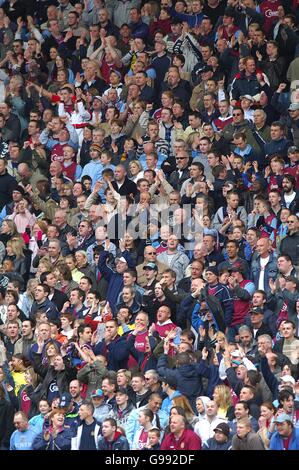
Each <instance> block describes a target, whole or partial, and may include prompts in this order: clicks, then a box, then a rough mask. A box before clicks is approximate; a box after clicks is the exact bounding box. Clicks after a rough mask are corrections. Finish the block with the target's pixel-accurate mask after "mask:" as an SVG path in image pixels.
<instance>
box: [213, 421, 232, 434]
mask: <svg viewBox="0 0 299 470" xmlns="http://www.w3.org/2000/svg"><path fill="white" fill-rule="evenodd" d="M216 431H219V432H222V433H223V434H225V436H226V437H229V432H230V430H229V425H228V424H226V423H219V424H218V425H217V427H216V428H215V429H214V432H216Z"/></svg>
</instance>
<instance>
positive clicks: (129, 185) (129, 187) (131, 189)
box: [112, 176, 137, 196]
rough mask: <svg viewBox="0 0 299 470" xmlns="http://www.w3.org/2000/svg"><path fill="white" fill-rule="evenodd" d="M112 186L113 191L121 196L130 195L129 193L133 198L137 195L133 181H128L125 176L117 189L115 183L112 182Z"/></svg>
mask: <svg viewBox="0 0 299 470" xmlns="http://www.w3.org/2000/svg"><path fill="white" fill-rule="evenodd" d="M112 186H113V188H114V189H115V191H116V192H117V193H118V194H120V195H121V196H126V195H127V194H131V193H132V194H133V196H135V195H136V193H137V186H136V184H135V183H134V181H131V180H129V178H128V177H127V176H126V178H125V181H124V182H123V184H122V185H121V187H120V188H119V187H118V185H117V183H116V181H112Z"/></svg>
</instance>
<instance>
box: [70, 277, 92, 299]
mask: <svg viewBox="0 0 299 470" xmlns="http://www.w3.org/2000/svg"><path fill="white" fill-rule="evenodd" d="M83 277H84V278H85V277H86V276H83ZM83 277H82V278H81V279H83ZM87 279H89V277H88V278H87ZM91 284H92V283H91ZM74 290H75V291H77V292H78V294H79V297H80V298H83V302H84V300H85V292H84V291H83V290H82V289H80V288H79V287H75V288H74V289H72V290H71V292H73V291H74Z"/></svg>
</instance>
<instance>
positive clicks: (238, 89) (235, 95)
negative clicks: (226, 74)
mask: <svg viewBox="0 0 299 470" xmlns="http://www.w3.org/2000/svg"><path fill="white" fill-rule="evenodd" d="M260 92H261V85H260V83H259V82H258V80H257V78H256V73H253V74H252V75H251V76H250V77H246V76H245V72H244V71H242V72H240V73H238V75H237V78H236V80H234V81H233V84H232V89H231V94H232V99H233V100H237V101H238V100H239V99H240V96H243V95H250V96H254V95H257V94H258V93H260Z"/></svg>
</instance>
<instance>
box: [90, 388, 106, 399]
mask: <svg viewBox="0 0 299 470" xmlns="http://www.w3.org/2000/svg"><path fill="white" fill-rule="evenodd" d="M90 396H91V398H95V397H103V396H104V392H103V390H101V389H100V388H98V389H97V390H93V391H92V392H91V395H90Z"/></svg>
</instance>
